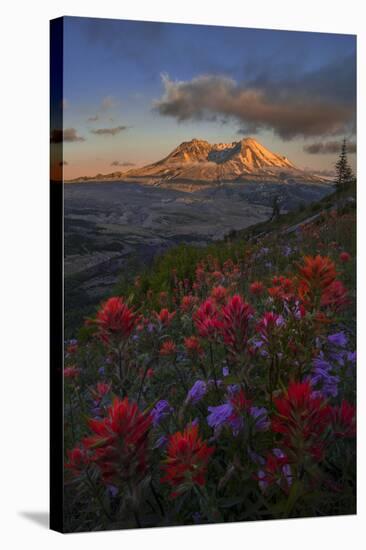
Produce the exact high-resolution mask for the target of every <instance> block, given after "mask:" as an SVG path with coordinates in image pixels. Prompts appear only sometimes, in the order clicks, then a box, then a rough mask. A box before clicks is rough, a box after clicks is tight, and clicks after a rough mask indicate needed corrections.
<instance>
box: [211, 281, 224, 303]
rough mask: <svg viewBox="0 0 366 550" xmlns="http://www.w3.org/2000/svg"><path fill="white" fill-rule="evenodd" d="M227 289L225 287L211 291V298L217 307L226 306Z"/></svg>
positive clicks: (218, 287) (217, 287)
mask: <svg viewBox="0 0 366 550" xmlns="http://www.w3.org/2000/svg"><path fill="white" fill-rule="evenodd" d="M226 295H227V289H226V288H225V287H223V286H215V287H214V288H213V289H212V290H211V298H212V299H213V301H214V302H215V303H216V304H217V305H220V304H221V305H222V304H224V302H225V300H226Z"/></svg>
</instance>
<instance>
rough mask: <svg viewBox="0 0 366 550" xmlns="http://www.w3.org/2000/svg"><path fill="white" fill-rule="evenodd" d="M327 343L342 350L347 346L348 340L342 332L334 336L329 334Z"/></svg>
mask: <svg viewBox="0 0 366 550" xmlns="http://www.w3.org/2000/svg"><path fill="white" fill-rule="evenodd" d="M328 342H329V343H330V344H332V345H334V346H338V347H340V348H344V347H345V346H346V345H347V342H348V338H347V336H346V335H345V333H344V332H337V333H335V334H329V336H328Z"/></svg>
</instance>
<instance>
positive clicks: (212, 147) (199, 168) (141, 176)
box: [72, 137, 322, 185]
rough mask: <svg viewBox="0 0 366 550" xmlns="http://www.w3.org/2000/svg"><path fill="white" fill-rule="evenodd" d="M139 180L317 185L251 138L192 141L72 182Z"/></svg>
mask: <svg viewBox="0 0 366 550" xmlns="http://www.w3.org/2000/svg"><path fill="white" fill-rule="evenodd" d="M116 179H123V180H124V181H138V180H142V181H143V182H144V183H147V184H151V185H162V184H182V183H183V184H184V183H194V182H196V183H201V184H213V183H224V182H235V181H238V182H240V181H272V182H273V181H278V182H283V183H290V182H292V181H293V180H295V179H296V181H307V182H312V181H313V182H318V183H320V182H321V181H322V178H321V177H319V176H315V175H312V174H310V173H308V172H305V171H303V170H301V169H299V168H297V167H296V166H295V165H294V164H293V163H292V162H291V161H290V160H289V159H288V158H287V157H286V156H282V155H279V154H277V153H273V152H272V151H270V150H269V149H267V148H266V147H264V146H263V145H262V144H261V143H259V142H258V141H257V140H256V139H254V138H252V137H247V138H243V139H241V140H239V141H233V142H232V143H215V144H210V143H209V142H208V141H206V140H201V139H197V138H193V139H192V140H190V141H184V142H182V143H180V144H179V145H178V146H177V147H176V148H175V149H173V151H171V152H170V153H169V154H168V155H167V156H165V157H164V158H163V159H161V160H158V161H156V162H154V163H151V164H148V165H146V166H143V167H141V168H133V169H130V170H127V171H125V172H119V171H118V172H112V173H110V174H105V175H103V174H98V175H97V176H93V177H89V178H77V179H74V180H72V181H74V182H76V181H92V180H94V181H111V180H112V181H113V180H116Z"/></svg>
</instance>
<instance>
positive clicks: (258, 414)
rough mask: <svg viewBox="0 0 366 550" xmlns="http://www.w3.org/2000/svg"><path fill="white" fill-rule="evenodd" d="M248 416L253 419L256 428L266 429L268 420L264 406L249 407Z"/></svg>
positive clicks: (259, 429)
mask: <svg viewBox="0 0 366 550" xmlns="http://www.w3.org/2000/svg"><path fill="white" fill-rule="evenodd" d="M249 412H250V416H251V417H252V418H253V419H254V425H255V428H256V430H258V431H261V432H264V431H266V430H268V428H269V426H270V421H269V419H268V411H267V409H266V408H265V407H251V408H250V410H249Z"/></svg>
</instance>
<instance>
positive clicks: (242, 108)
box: [51, 17, 356, 179]
mask: <svg viewBox="0 0 366 550" xmlns="http://www.w3.org/2000/svg"><path fill="white" fill-rule="evenodd" d="M63 86H64V90H63V101H62V108H63V130H62V129H57V128H55V129H53V130H52V134H51V139H52V141H54V142H60V141H63V146H64V147H63V148H64V160H63V164H64V166H63V169H64V178H65V179H70V178H74V177H78V176H84V175H85V176H92V175H95V174H97V173H110V172H113V171H116V170H121V171H123V170H127V169H129V168H131V167H134V166H135V167H139V166H143V165H145V164H148V163H150V162H154V161H157V160H160V159H161V158H163V157H165V156H166V155H167V154H169V153H170V152H171V151H172V150H173V149H174V148H175V147H176V146H177V145H179V144H180V143H181V142H182V141H188V140H190V139H192V138H199V139H205V140H207V141H209V142H210V143H220V142H223V143H231V142H233V141H238V140H240V139H242V138H244V137H248V136H251V137H254V138H255V139H257V140H258V141H259V142H260V143H262V144H263V145H264V146H265V147H267V148H268V149H270V150H271V151H273V152H276V153H279V154H281V155H285V156H287V157H288V158H289V159H290V160H291V161H292V162H293V163H294V164H295V165H296V166H298V167H299V168H305V169H311V170H314V171H325V172H327V171H329V170H332V169H333V167H334V163H335V162H336V160H337V156H338V152H337V151H338V148H339V143H340V142H341V140H342V139H343V138H344V137H345V138H346V139H347V142H348V147H349V160H350V163H351V165H352V167H353V169H355V160H356V159H355V157H356V155H355V149H356V135H355V132H356V37H355V36H352V35H339V34H338V35H337V34H325V33H310V32H290V31H274V30H260V29H245V28H233V27H214V26H202V25H183V24H171V23H149V22H137V21H123V20H111V19H91V18H79V17H66V18H65V19H64V84H63Z"/></svg>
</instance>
